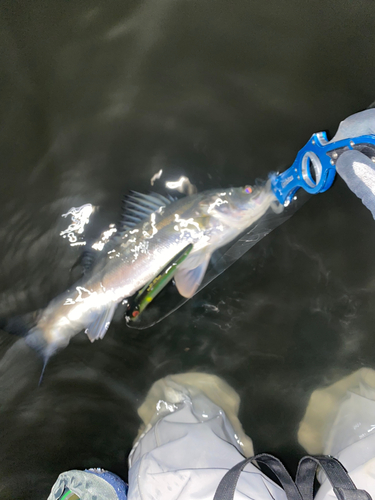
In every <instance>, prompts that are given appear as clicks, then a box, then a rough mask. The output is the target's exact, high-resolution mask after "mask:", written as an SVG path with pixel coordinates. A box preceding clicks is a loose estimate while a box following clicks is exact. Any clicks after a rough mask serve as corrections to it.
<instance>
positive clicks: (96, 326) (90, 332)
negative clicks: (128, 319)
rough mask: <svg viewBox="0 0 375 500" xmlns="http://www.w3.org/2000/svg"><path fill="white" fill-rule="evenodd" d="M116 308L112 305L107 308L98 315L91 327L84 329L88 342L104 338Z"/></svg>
mask: <svg viewBox="0 0 375 500" xmlns="http://www.w3.org/2000/svg"><path fill="white" fill-rule="evenodd" d="M116 307H117V304H114V303H112V304H110V305H109V306H107V307H106V309H104V311H102V312H101V313H100V314H99V316H98V317H97V318H96V319H95V321H93V322H92V323H91V325H89V327H88V328H86V330H85V333H86V335H87V336H88V338H89V339H90V342H94V341H95V340H98V339H102V338H103V337H104V336H105V334H106V333H107V330H108V328H109V325H110V323H111V321H112V318H113V315H114V313H115V310H116Z"/></svg>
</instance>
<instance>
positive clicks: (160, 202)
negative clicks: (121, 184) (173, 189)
mask: <svg viewBox="0 0 375 500" xmlns="http://www.w3.org/2000/svg"><path fill="white" fill-rule="evenodd" d="M176 199H177V198H173V197H172V196H170V195H168V197H166V196H163V195H161V194H158V193H150V194H143V193H138V192H137V191H130V192H129V194H128V195H126V196H124V198H123V201H122V211H121V212H122V213H121V222H120V227H119V231H127V230H129V229H132V228H133V227H134V226H136V225H137V224H139V223H140V222H141V221H142V220H144V219H147V218H148V217H150V215H151V214H152V213H153V212H156V211H157V210H159V208H161V207H166V206H167V205H169V204H171V203H173V202H174V201H176Z"/></svg>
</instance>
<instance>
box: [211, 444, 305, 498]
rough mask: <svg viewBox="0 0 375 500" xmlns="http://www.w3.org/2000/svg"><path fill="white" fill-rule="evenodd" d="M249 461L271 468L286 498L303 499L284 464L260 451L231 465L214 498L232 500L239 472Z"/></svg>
mask: <svg viewBox="0 0 375 500" xmlns="http://www.w3.org/2000/svg"><path fill="white" fill-rule="evenodd" d="M250 462H259V463H262V464H264V465H267V467H269V468H270V469H271V470H272V472H273V473H274V474H275V476H276V477H277V479H278V480H279V481H280V483H281V485H282V487H283V488H284V490H285V493H286V496H287V497H288V500H303V499H302V496H301V495H300V492H299V491H298V488H297V486H296V484H295V482H294V481H293V479H292V478H291V477H290V475H289V473H288V471H287V470H286V469H285V467H284V465H283V464H282V463H281V462H280V460H279V459H278V458H276V457H273V456H272V455H268V454H267V453H261V454H259V455H255V457H251V458H247V459H245V460H243V461H242V462H240V463H238V464H236V465H235V466H234V467H232V468H231V469H230V470H229V471H228V472H227V473H226V474H225V476H224V477H223V479H222V480H221V481H220V484H219V486H218V488H217V490H216V493H215V496H214V500H233V497H234V492H235V491H236V487H237V483H238V480H239V478H240V475H241V472H242V471H243V470H244V468H245V467H246V465H247V464H248V463H250Z"/></svg>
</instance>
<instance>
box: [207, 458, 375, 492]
mask: <svg viewBox="0 0 375 500" xmlns="http://www.w3.org/2000/svg"><path fill="white" fill-rule="evenodd" d="M251 462H259V463H262V464H264V465H267V467H269V468H270V469H271V470H272V472H273V473H274V474H275V476H276V477H277V478H278V480H279V481H280V483H281V485H282V487H283V488H284V491H285V493H286V496H287V498H288V500H313V496H314V478H315V474H316V470H317V468H318V466H321V467H322V469H323V470H324V472H325V473H326V475H327V477H328V479H329V481H330V483H331V485H332V487H333V491H334V493H335V495H336V497H337V498H338V500H372V499H371V496H370V495H369V494H368V493H367V491H365V490H358V489H357V488H356V486H355V484H354V483H353V481H352V480H351V479H350V477H349V474H348V473H347V471H346V469H345V468H344V467H343V465H342V464H341V463H340V462H339V461H338V460H336V459H335V458H333V457H329V456H318V457H309V456H307V457H304V458H302V459H301V461H300V463H299V465H298V470H297V475H296V482H294V481H293V479H292V478H291V477H290V474H289V473H288V471H287V470H286V469H285V467H284V465H283V464H282V463H281V462H280V460H279V459H277V458H276V457H274V456H272V455H268V454H267V453H261V454H260V455H256V456H255V457H251V458H247V459H245V460H243V461H242V462H240V463H238V464H236V465H235V466H234V467H232V469H230V470H229V471H228V472H227V473H226V474H225V476H224V477H223V479H222V480H221V481H220V484H219V486H218V488H217V490H216V493H215V496H214V500H233V498H234V493H235V491H236V487H237V483H238V479H239V477H240V475H241V472H242V471H243V470H244V468H245V467H246V465H247V464H249V463H251Z"/></svg>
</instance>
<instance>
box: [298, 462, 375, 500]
mask: <svg viewBox="0 0 375 500" xmlns="http://www.w3.org/2000/svg"><path fill="white" fill-rule="evenodd" d="M319 465H320V466H321V468H322V469H323V470H324V472H325V473H326V475H327V477H328V479H329V481H330V483H331V485H332V487H333V491H334V492H335V495H336V496H337V498H338V499H339V500H371V496H370V495H369V494H368V493H367V491H365V490H358V489H357V488H356V486H355V484H354V483H353V481H352V480H351V479H350V477H349V474H348V473H347V471H346V469H345V468H344V466H343V465H342V464H341V462H339V461H338V460H336V458H333V457H329V456H318V457H303V458H302V459H301V460H300V463H299V464H298V470H297V474H296V484H297V487H298V489H299V491H300V492H301V495H302V496H303V499H304V500H313V496H314V478H315V474H316V471H317V468H318V467H319Z"/></svg>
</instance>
